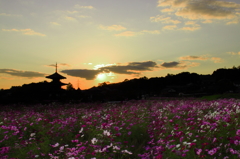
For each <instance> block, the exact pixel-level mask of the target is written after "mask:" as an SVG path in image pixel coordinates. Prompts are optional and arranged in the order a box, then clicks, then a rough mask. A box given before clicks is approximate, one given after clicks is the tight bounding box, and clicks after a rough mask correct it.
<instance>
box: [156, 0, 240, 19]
mask: <svg viewBox="0 0 240 159" xmlns="http://www.w3.org/2000/svg"><path fill="white" fill-rule="evenodd" d="M158 3H159V4H158V6H159V7H164V9H163V10H162V12H174V13H175V15H177V16H181V17H184V18H187V19H191V20H208V22H210V23H211V22H212V21H211V20H216V19H217V20H234V19H235V20H234V21H232V22H229V23H228V24H232V23H238V22H237V21H236V19H238V18H239V16H238V12H239V9H240V4H239V3H235V2H229V1H226V0H158ZM166 7H167V8H166Z"/></svg>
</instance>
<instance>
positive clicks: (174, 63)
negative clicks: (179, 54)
mask: <svg viewBox="0 0 240 159" xmlns="http://www.w3.org/2000/svg"><path fill="white" fill-rule="evenodd" d="M179 64H180V63H179V62H175V61H173V62H164V63H163V64H161V66H162V67H165V68H172V67H176V66H178V65H179Z"/></svg>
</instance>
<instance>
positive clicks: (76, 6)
mask: <svg viewBox="0 0 240 159" xmlns="http://www.w3.org/2000/svg"><path fill="white" fill-rule="evenodd" d="M74 8H77V9H94V7H93V6H81V5H79V4H76V5H75V6H74Z"/></svg>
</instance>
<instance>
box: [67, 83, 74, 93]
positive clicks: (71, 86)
mask: <svg viewBox="0 0 240 159" xmlns="http://www.w3.org/2000/svg"><path fill="white" fill-rule="evenodd" d="M74 90H75V89H74V88H73V85H72V84H71V83H70V82H69V83H68V85H67V91H74Z"/></svg>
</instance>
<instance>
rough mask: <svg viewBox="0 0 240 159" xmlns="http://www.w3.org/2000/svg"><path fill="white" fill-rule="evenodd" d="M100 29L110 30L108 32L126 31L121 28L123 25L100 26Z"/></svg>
mask: <svg viewBox="0 0 240 159" xmlns="http://www.w3.org/2000/svg"><path fill="white" fill-rule="evenodd" d="M99 28H100V29H103V30H108V31H122V30H126V28H125V27H123V26H121V25H111V26H103V25H100V26H99Z"/></svg>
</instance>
